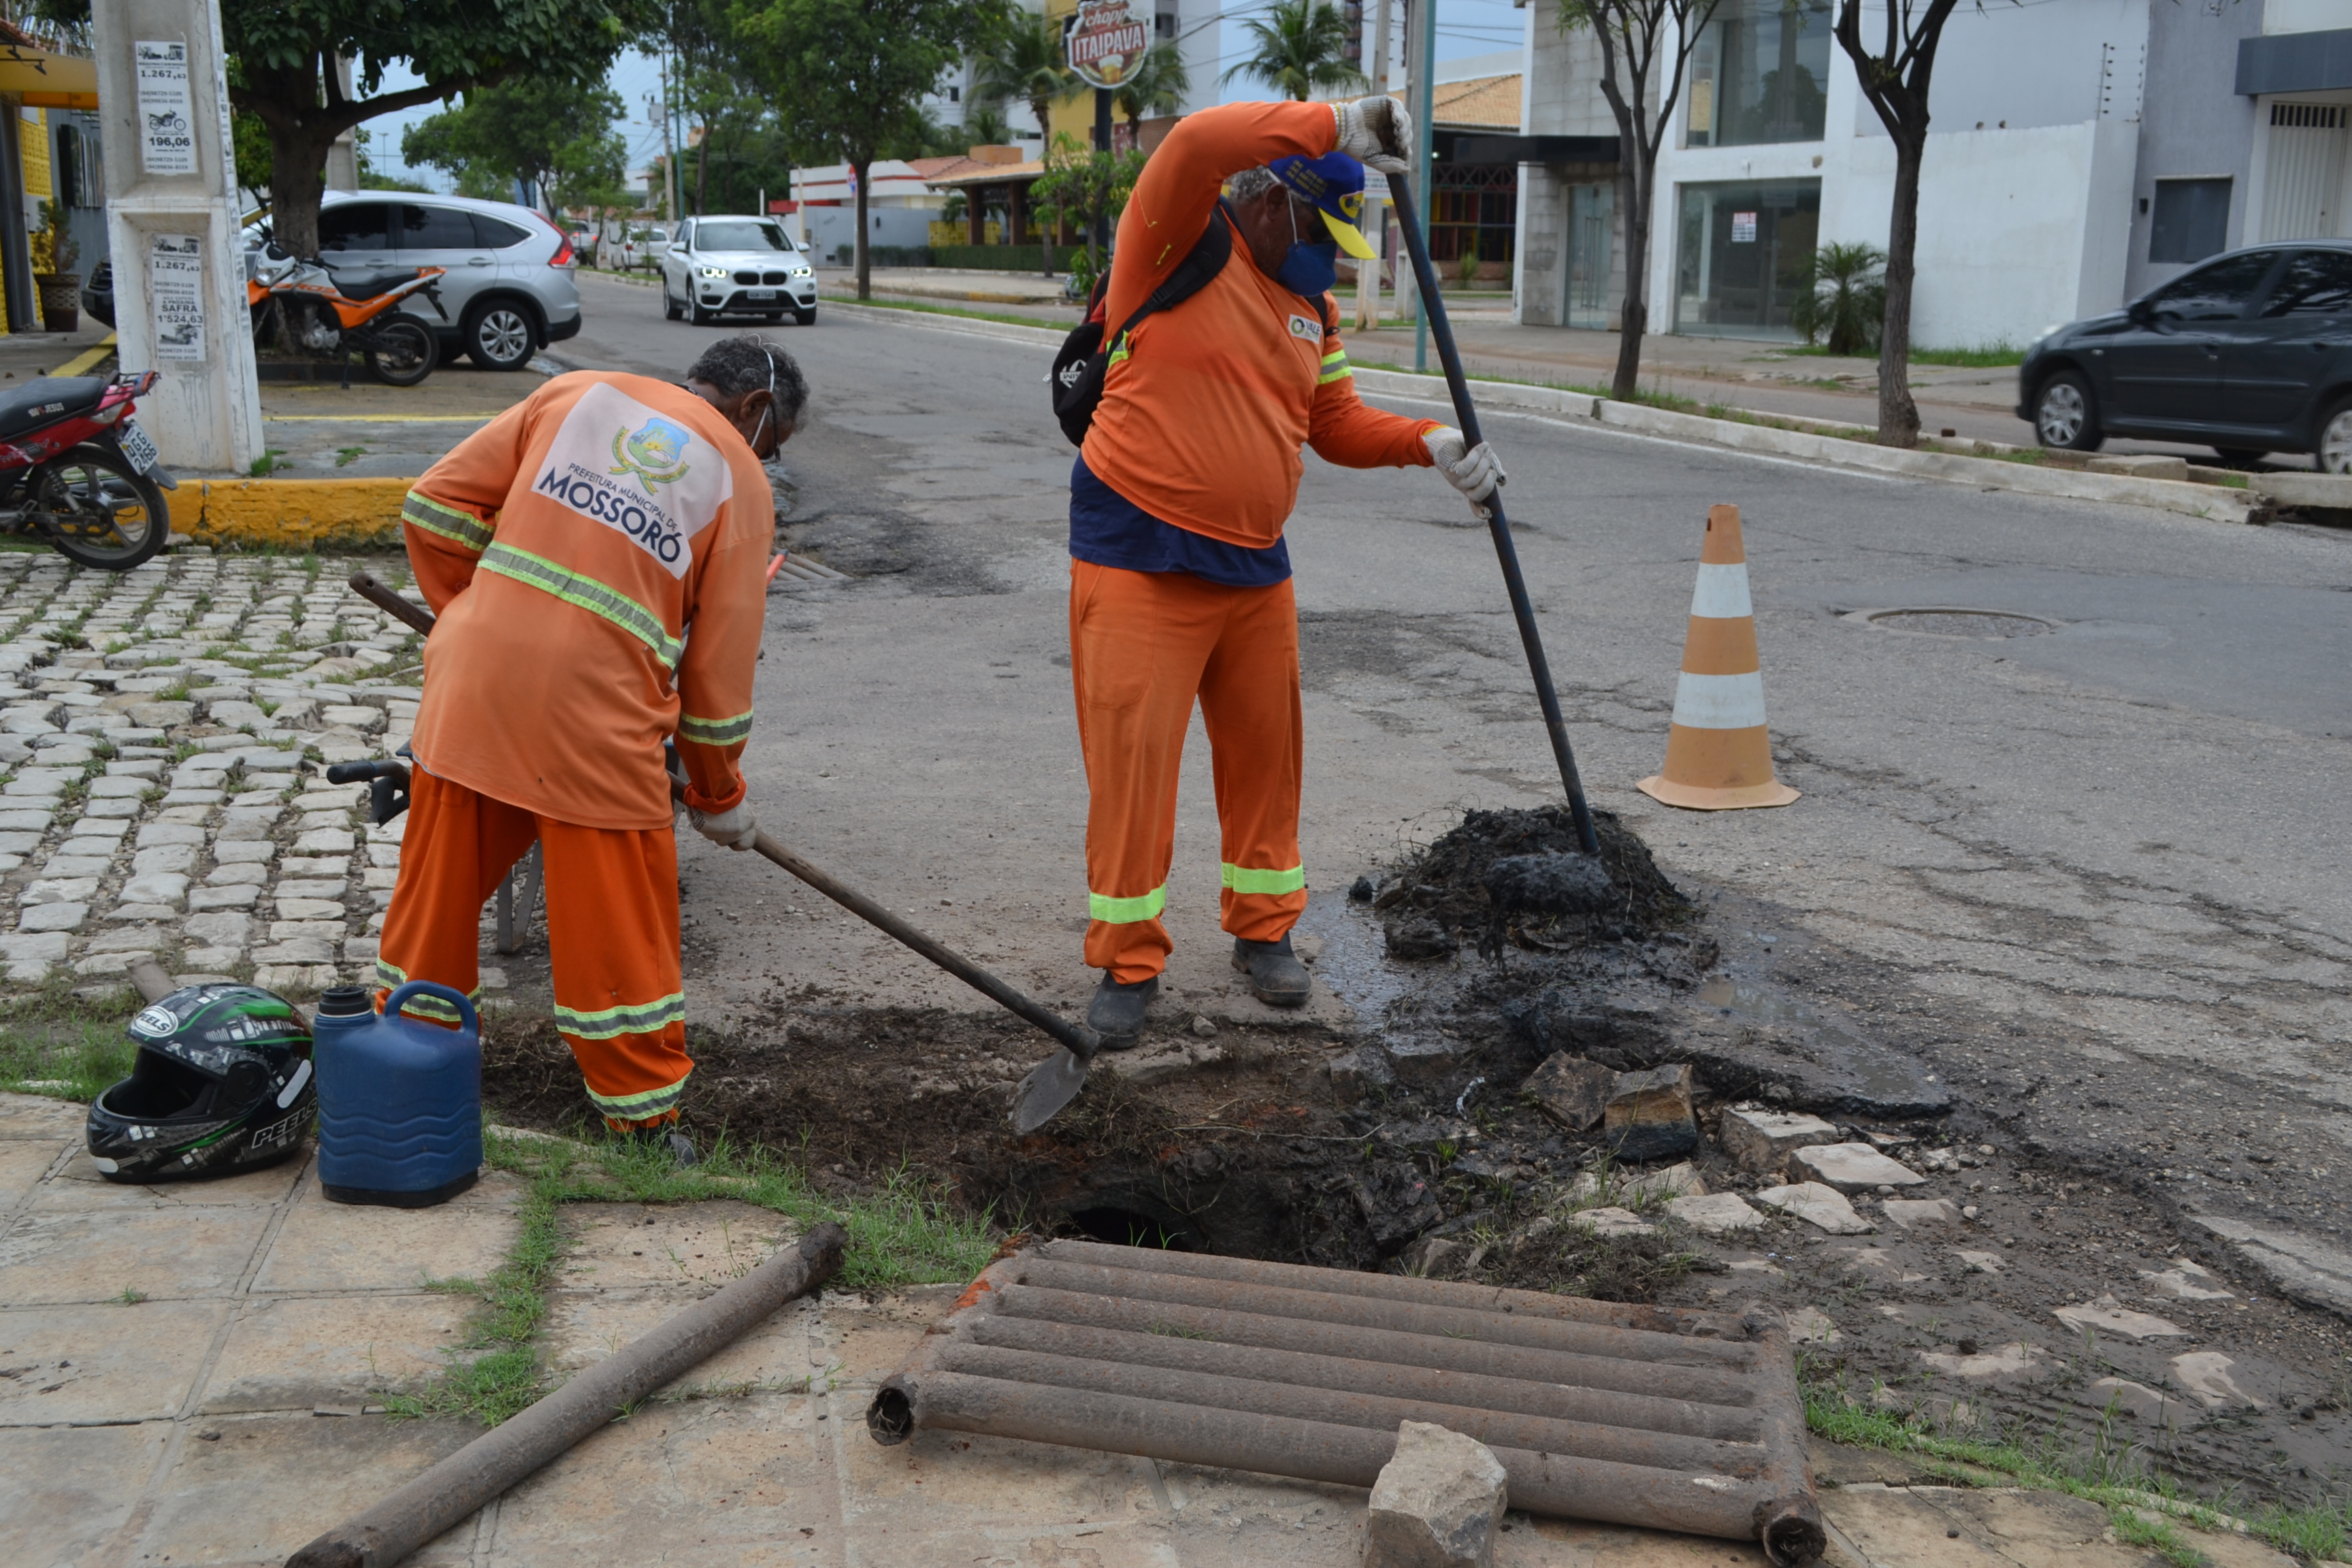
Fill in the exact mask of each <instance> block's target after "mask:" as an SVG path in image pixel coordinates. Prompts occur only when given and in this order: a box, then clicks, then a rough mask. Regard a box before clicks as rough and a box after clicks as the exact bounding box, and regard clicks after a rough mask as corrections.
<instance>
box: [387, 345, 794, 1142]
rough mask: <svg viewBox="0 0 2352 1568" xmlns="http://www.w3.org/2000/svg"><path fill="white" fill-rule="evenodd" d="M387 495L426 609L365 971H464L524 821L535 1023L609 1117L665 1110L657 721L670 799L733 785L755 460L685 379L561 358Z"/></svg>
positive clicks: (683, 1070)
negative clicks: (401, 812) (672, 755)
mask: <svg viewBox="0 0 2352 1568" xmlns="http://www.w3.org/2000/svg"><path fill="white" fill-rule="evenodd" d="M402 515H403V521H404V530H405V532H406V535H407V542H408V559H409V564H410V567H411V569H412V570H413V571H414V572H415V574H416V582H417V585H418V586H419V587H420V588H422V589H423V590H424V593H425V600H426V602H427V603H428V604H430V605H432V607H433V609H434V611H435V612H436V614H437V615H438V616H439V617H440V620H439V624H438V625H437V626H436V627H435V628H434V633H433V636H432V637H431V638H429V639H428V640H427V641H426V643H425V695H424V700H423V701H422V702H421V703H420V704H419V705H418V710H417V719H416V731H415V736H414V738H413V740H412V742H411V746H412V749H413V751H414V752H415V757H416V760H417V763H418V774H419V776H418V778H417V779H416V781H415V795H414V798H415V805H412V806H411V807H410V811H411V816H410V824H409V827H408V831H407V836H406V837H405V839H404V842H403V845H402V853H401V868H400V879H399V884H398V886H396V887H395V888H394V890H393V898H392V908H391V910H390V911H389V913H388V914H387V915H386V917H385V921H384V935H383V950H382V956H381V957H380V958H379V959H378V960H377V964H376V969H377V978H378V980H379V982H380V983H381V984H383V985H385V986H387V987H388V986H391V985H395V984H399V983H400V982H402V981H404V980H409V979H416V980H437V981H439V982H441V983H442V984H446V985H452V986H456V987H457V988H458V989H459V990H462V991H465V992H467V993H468V994H471V993H472V992H473V991H474V990H475V988H476V985H477V983H478V973H477V970H476V954H477V951H478V941H479V938H478V921H479V918H480V913H481V907H482V900H484V899H486V898H487V897H488V895H489V893H490V891H491V889H494V888H495V887H496V885H497V883H498V880H499V878H500V877H502V876H503V875H504V874H505V872H506V870H507V868H509V866H511V865H512V864H513V863H514V861H515V859H516V858H518V857H519V856H520V855H521V854H522V853H523V851H524V850H526V849H527V848H529V847H530V843H531V840H532V839H533V838H537V839H538V840H539V841H540V842H541V845H542V846H543V847H544V858H545V862H546V873H547V881H546V888H547V908H548V937H549V945H550V947H551V949H552V950H553V952H552V956H553V959H554V969H555V1004H556V1005H555V1011H556V1023H557V1026H558V1027H559V1028H560V1029H561V1030H562V1034H563V1037H564V1038H565V1040H566V1041H567V1042H569V1043H570V1045H571V1047H572V1053H573V1055H574V1056H575V1057H577V1058H579V1061H580V1066H581V1071H582V1074H583V1077H584V1078H585V1079H587V1083H588V1092H589V1098H590V1099H591V1100H594V1101H595V1103H596V1105H597V1107H598V1109H600V1110H603V1111H604V1115H605V1119H606V1120H607V1121H609V1122H612V1123H613V1124H614V1125H616V1126H623V1125H629V1124H632V1123H638V1122H646V1121H659V1120H664V1119H667V1117H670V1116H673V1115H675V1113H676V1108H677V1101H678V1098H679V1096H680V1094H681V1093H682V1092H683V1091H684V1089H685V1085H686V1079H687V1076H688V1073H689V1072H691V1071H692V1069H693V1064H692V1062H691V1061H689V1060H688V1058H687V1055H686V1051H685V1016H686V998H685V992H684V987H683V984H682V982H681V979H680V965H679V954H678V930H677V844H676V841H675V839H674V838H673V837H672V833H671V820H672V808H671V805H670V799H669V785H668V781H667V777H666V775H665V773H664V770H663V766H662V744H663V742H665V741H666V740H667V739H669V738H670V737H671V736H672V735H673V734H675V736H676V738H677V749H678V753H679V756H680V757H681V759H682V760H683V761H684V763H685V765H686V770H687V774H688V779H689V780H690V781H691V782H690V784H689V785H688V790H687V799H688V803H689V804H691V805H694V806H696V807H697V808H698V809H701V810H705V811H723V810H725V809H727V808H728V807H730V806H731V805H735V804H736V803H737V802H738V801H740V800H741V799H742V798H743V793H744V784H743V779H742V775H741V774H740V772H739V771H738V770H737V767H736V760H737V759H738V758H739V757H740V755H741V754H742V751H743V745H744V742H745V741H746V740H748V739H749V737H750V735H751V681H752V675H753V672H754V669H755V668H756V665H757V662H758V659H759V653H760V628H761V619H762V616H763V613H764V609H765V603H766V586H765V576H764V569H765V567H766V564H767V558H768V553H769V549H770V545H771V542H772V539H773V537H774V515H775V514H774V502H773V499H772V491H771V490H770V489H769V485H768V480H767V476H766V474H765V473H764V472H763V471H762V469H761V467H760V463H759V460H758V459H757V458H754V457H753V456H752V455H751V448H750V447H748V446H747V445H745V443H744V441H743V438H742V437H741V436H740V435H739V434H737V433H736V431H735V429H734V427H733V426H730V425H729V424H728V423H727V421H726V420H724V419H722V418H721V417H719V414H718V412H717V411H716V410H714V409H713V408H711V406H710V405H709V404H707V403H705V402H703V401H702V400H701V399H700V398H698V397H696V396H695V395H693V394H691V393H688V392H686V391H683V390H681V389H680V388H678V387H676V386H672V385H670V384H667V383H665V382H659V381H654V380H651V379H649V378H647V377H644V376H635V375H612V374H602V373H598V374H584V373H583V374H572V375H564V376H558V377H556V378H555V379H554V380H552V381H550V382H549V383H548V384H546V385H545V386H543V387H541V388H540V389H539V390H538V391H537V392H535V393H533V394H532V395H530V397H528V398H525V399H524V400H523V401H522V402H521V403H520V404H517V405H515V406H514V407H512V408H510V409H509V410H507V412H506V413H504V414H502V415H500V416H499V417H498V418H497V419H495V420H492V421H491V422H490V423H489V424H488V425H487V426H484V427H483V428H482V429H480V430H478V431H477V432H476V433H475V434H474V435H472V436H470V437H467V439H466V440H465V441H464V442H462V443H460V444H459V445H458V447H457V449H456V450H455V451H453V452H451V453H450V454H449V455H448V456H447V457H446V458H442V459H441V460H440V461H439V462H437V463H436V464H434V465H433V467H432V468H430V469H428V470H427V471H426V473H425V477H424V478H423V479H419V480H417V481H416V486H415V489H412V490H411V491H410V492H409V495H408V500H407V501H406V503H405V505H404V507H403V509H402ZM559 865H561V866H562V868H563V869H562V871H560V872H559V870H558V867H559ZM408 1008H409V1010H410V1011H414V1012H416V1013H418V1014H420V1015H421V1016H435V1015H436V1011H437V1012H442V1013H446V1014H448V1015H449V1016H454V1010H451V1009H446V1007H436V1005H434V1004H431V1003H430V1002H429V1000H419V1001H415V1002H412V1003H410V1004H408Z"/></svg>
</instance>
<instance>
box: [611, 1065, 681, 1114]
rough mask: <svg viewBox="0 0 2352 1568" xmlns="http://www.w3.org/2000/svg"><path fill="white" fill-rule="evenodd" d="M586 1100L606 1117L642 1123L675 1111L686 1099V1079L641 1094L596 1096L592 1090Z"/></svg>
mask: <svg viewBox="0 0 2352 1568" xmlns="http://www.w3.org/2000/svg"><path fill="white" fill-rule="evenodd" d="M693 1076H694V1075H693V1074H692V1073H691V1072H689V1073H688V1074H687V1078H691V1077H693ZM588 1098H589V1099H590V1100H593V1102H594V1103H595V1106H596V1109H597V1110H601V1111H603V1112H604V1114H605V1115H607V1116H617V1117H620V1118H622V1119H624V1120H625V1121H645V1120H646V1119H647V1118H649V1117H655V1116H659V1115H661V1114H662V1113H663V1112H664V1111H667V1110H676V1109H677V1102H678V1101H679V1100H683V1099H685V1098H686V1079H683V1078H682V1079H678V1080H677V1082H676V1083H670V1084H664V1085H663V1086H662V1087H661V1088H659V1089H647V1090H646V1091H645V1092H644V1093H643V1094H617V1095H616V1094H598V1093H597V1092H596V1091H595V1090H594V1089H590V1090H589V1091H588Z"/></svg>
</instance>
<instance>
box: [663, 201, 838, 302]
mask: <svg viewBox="0 0 2352 1568" xmlns="http://www.w3.org/2000/svg"><path fill="white" fill-rule="evenodd" d="M661 279H662V314H663V315H665V316H667V317H668V318H669V319H670V320H671V321H677V319H678V318H679V317H680V316H684V317H686V318H687V319H688V321H692V322H693V323H694V324H695V325H696V326H701V325H702V324H704V323H705V322H707V321H717V320H718V319H719V317H720V316H757V317H759V318H760V319H761V321H782V320H783V319H784V312H785V311H786V310H790V311H791V312H792V313H793V319H794V320H795V321H799V322H800V324H801V325H802V326H803V327H805V326H808V325H809V324H810V323H812V322H814V321H815V320H816V271H815V268H812V267H811V266H810V265H809V260H808V258H807V257H805V256H803V255H802V254H801V252H800V251H799V249H798V248H797V247H794V246H793V241H792V237H791V236H790V235H788V234H786V233H785V232H784V226H783V225H782V224H780V223H778V222H777V221H776V220H775V219H774V218H772V217H724V216H722V217H694V218H688V219H687V220H686V221H685V222H684V223H681V224H679V225H678V226H677V238H676V239H675V240H673V241H671V242H670V247H669V248H668V249H667V250H666V251H664V252H663V253H662V258H661Z"/></svg>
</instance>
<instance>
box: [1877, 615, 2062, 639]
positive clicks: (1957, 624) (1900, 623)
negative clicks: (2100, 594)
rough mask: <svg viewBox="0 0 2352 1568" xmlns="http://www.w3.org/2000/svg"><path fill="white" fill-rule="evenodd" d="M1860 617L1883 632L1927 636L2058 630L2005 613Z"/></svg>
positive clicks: (2055, 626)
mask: <svg viewBox="0 0 2352 1568" xmlns="http://www.w3.org/2000/svg"><path fill="white" fill-rule="evenodd" d="M1862 618H1863V619H1864V620H1865V621H1867V622H1868V623H1869V624H1870V625H1872V626H1876V627H1877V628H1878V629H1879V630H1880V631H1883V632H1909V633H1912V634H1914V635H1915V636H1918V637H2042V636H2046V635H2047V634H2049V633H2051V632H2054V631H2056V630H2057V629H2058V623H2057V622H2055V621H2045V620H2043V619H2042V618H2041V617H2040V616H2021V615H2015V614H2012V613H2011V612H2010V611H2007V610H1961V609H1917V610H1866V611H1864V612H1863V616H1862Z"/></svg>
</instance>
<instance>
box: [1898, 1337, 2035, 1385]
mask: <svg viewBox="0 0 2352 1568" xmlns="http://www.w3.org/2000/svg"><path fill="white" fill-rule="evenodd" d="M2041 1355H2042V1347H2041V1346H2040V1345H2029V1344H2026V1343H2025V1342H2022V1341H2020V1340H2011V1342H2009V1343H2007V1344H2005V1345H1995V1346H1994V1347H1993V1348H1992V1349H1991V1350H1989V1351H1982V1352H1969V1351H1959V1352H1953V1351H1921V1352H1919V1359H1920V1360H1921V1361H1924V1362H1926V1363H1927V1364H1928V1365H1929V1366H1932V1367H1934V1368H1935V1369H1936V1370H1937V1372H1948V1373H1951V1374H1952V1375H1953V1376H1955V1377H1979V1378H1981V1377H2018V1376H2021V1375H2022V1374H2024V1373H2030V1372H2032V1370H2033V1368H2034V1363H2035V1362H2036V1361H2037V1360H2038V1359H2039V1358H2040V1357H2041Z"/></svg>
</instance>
